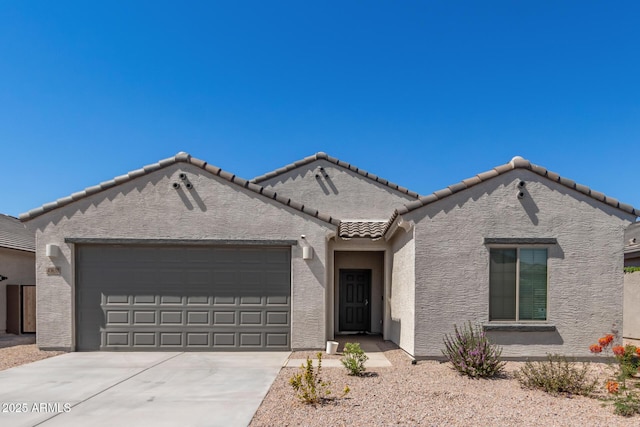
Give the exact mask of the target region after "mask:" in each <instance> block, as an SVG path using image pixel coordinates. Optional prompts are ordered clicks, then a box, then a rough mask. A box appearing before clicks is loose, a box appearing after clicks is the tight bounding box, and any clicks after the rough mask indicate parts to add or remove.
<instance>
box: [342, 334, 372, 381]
mask: <svg viewBox="0 0 640 427" xmlns="http://www.w3.org/2000/svg"><path fill="white" fill-rule="evenodd" d="M342 354H343V357H342V359H340V361H341V362H342V364H343V365H344V367H345V368H347V371H349V375H355V376H361V375H363V374H364V371H365V370H366V369H367V368H365V366H364V362H366V361H367V360H369V357H368V356H367V355H366V354H364V350H362V349H361V348H360V344H359V343H350V342H348V343H346V344H345V345H344V350H343V351H342Z"/></svg>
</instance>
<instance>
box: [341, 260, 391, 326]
mask: <svg viewBox="0 0 640 427" xmlns="http://www.w3.org/2000/svg"><path fill="white" fill-rule="evenodd" d="M334 266H335V268H334V270H335V271H334V283H335V284H336V292H335V301H334V304H335V307H336V310H335V319H334V322H335V323H334V324H335V325H339V324H340V322H339V314H340V313H339V312H340V309H339V307H340V302H339V300H340V269H368V270H371V298H370V300H371V301H370V303H371V332H372V333H374V334H380V333H382V295H383V292H384V252H379V251H376V252H352V251H340V252H335V261H334Z"/></svg>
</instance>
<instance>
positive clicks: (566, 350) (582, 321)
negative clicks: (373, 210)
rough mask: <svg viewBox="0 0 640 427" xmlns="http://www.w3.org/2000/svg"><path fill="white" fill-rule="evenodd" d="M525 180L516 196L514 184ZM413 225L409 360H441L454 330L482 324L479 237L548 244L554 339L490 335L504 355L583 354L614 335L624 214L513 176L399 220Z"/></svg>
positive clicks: (484, 292) (484, 286)
mask: <svg viewBox="0 0 640 427" xmlns="http://www.w3.org/2000/svg"><path fill="white" fill-rule="evenodd" d="M520 180H524V181H525V182H526V187H525V190H524V191H525V197H524V198H523V199H518V198H517V197H516V193H517V183H518V182H519V181H520ZM404 219H405V220H409V221H411V220H412V221H415V222H416V231H415V236H416V237H415V247H416V249H415V252H416V342H415V353H416V355H417V356H423V357H440V356H441V353H440V349H441V348H442V338H443V335H444V334H445V333H451V332H452V331H453V325H454V324H457V325H462V324H463V323H465V322H467V321H469V320H470V321H472V322H479V323H487V322H488V320H489V247H488V245H485V244H484V239H485V238H496V237H502V238H536V237H537V238H555V239H557V244H555V245H549V246H548V306H547V319H548V320H547V323H548V324H551V325H555V327H556V331H554V332H530V331H529V332H514V331H508V332H492V333H490V334H489V336H490V338H491V339H492V340H494V342H497V343H498V344H501V345H503V346H504V352H503V356H505V357H522V356H534V357H538V356H539V357H544V356H545V355H546V354H547V353H561V354H565V355H569V356H578V357H588V356H589V355H590V353H589V349H588V346H589V344H590V343H592V342H593V341H594V340H595V339H597V338H598V337H599V336H602V335H603V334H604V333H608V332H611V331H621V328H622V304H623V303H622V295H623V271H622V267H623V243H624V242H623V240H624V239H623V236H624V229H625V228H626V226H627V225H628V224H629V223H630V222H631V221H633V220H634V217H633V216H632V215H630V214H626V213H624V212H623V211H621V210H618V209H615V208H612V207H610V206H608V205H605V204H604V203H600V202H598V201H595V200H593V199H591V198H589V197H587V196H585V195H583V194H581V193H579V192H576V191H574V190H571V189H568V188H566V187H564V186H561V185H559V184H556V183H554V182H552V181H550V180H548V179H546V178H543V177H541V176H539V175H536V174H534V173H532V172H530V171H527V170H524V169H516V170H513V171H510V172H507V173H505V174H503V175H500V176H498V177H496V178H493V179H491V180H488V181H485V182H483V183H481V184H478V185H476V186H474V187H472V188H470V189H467V190H464V191H461V192H459V193H456V194H454V195H452V196H449V197H447V198H445V199H443V200H440V201H437V202H434V203H432V204H430V205H427V206H425V207H423V208H420V209H418V210H415V211H413V212H410V213H409V214H407V215H405V218H404Z"/></svg>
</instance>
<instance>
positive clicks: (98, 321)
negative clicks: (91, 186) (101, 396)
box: [76, 245, 291, 351]
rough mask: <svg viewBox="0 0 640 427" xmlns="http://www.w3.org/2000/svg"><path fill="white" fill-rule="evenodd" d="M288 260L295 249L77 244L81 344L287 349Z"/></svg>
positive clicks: (112, 347)
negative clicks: (291, 251)
mask: <svg viewBox="0 0 640 427" xmlns="http://www.w3.org/2000/svg"><path fill="white" fill-rule="evenodd" d="M290 262H291V261H290V250H289V248H263V247H262V248H230V247H224V248H210V247H209V248H206V247H196V248H193V247H182V248H179V249H175V248H161V247H144V246H135V247H127V246H110V245H79V247H78V250H77V259H76V265H77V285H76V286H77V287H76V289H77V292H76V295H77V304H78V308H77V310H76V313H77V331H78V333H77V347H78V349H79V350H126V351H132V350H147V351H148V350H180V351H185V350H186V351H189V350H194V351H195V350H201V351H202V350H252V351H255V350H260V349H264V350H288V349H289V348H290V327H291V325H290V301H291V297H290V295H291V284H290V283H291V270H290V268H291V267H290ZM274 308H277V309H275V310H274Z"/></svg>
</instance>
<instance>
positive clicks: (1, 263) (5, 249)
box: [0, 214, 36, 334]
mask: <svg viewBox="0 0 640 427" xmlns="http://www.w3.org/2000/svg"><path fill="white" fill-rule="evenodd" d="M35 246H36V238H35V234H34V233H33V232H32V231H31V230H29V229H27V228H26V227H25V225H24V224H22V223H21V222H20V220H18V218H14V217H12V216H8V215H3V214H0V334H4V333H6V332H7V314H9V316H10V319H9V324H10V325H9V326H10V327H9V332H12V333H20V332H22V328H21V327H20V326H21V325H20V321H19V318H20V317H21V316H20V315H21V313H22V311H23V307H22V304H21V302H22V301H21V298H20V296H21V295H20V293H21V290H22V286H33V285H35V284H36V254H35V252H36V247H35ZM14 285H16V286H14ZM7 286H9V289H7ZM13 291H17V292H16V295H15V296H16V297H17V298H14V295H13V294H12V292H13ZM7 292H9V294H10V295H9V298H7ZM28 331H29V332H30V331H31V330H30V329H29V330H28Z"/></svg>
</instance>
